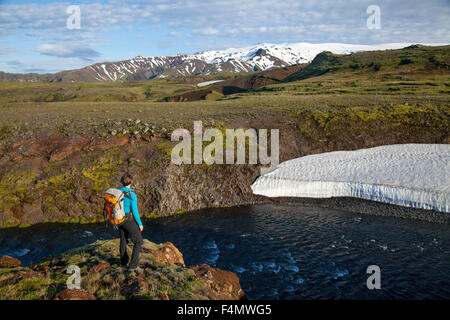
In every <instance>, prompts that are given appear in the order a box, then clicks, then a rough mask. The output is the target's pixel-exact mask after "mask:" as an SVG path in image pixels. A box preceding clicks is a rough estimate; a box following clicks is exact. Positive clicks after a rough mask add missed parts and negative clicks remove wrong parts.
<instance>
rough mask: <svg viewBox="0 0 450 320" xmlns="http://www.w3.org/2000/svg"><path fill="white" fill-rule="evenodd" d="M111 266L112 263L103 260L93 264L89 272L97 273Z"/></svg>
mask: <svg viewBox="0 0 450 320" xmlns="http://www.w3.org/2000/svg"><path fill="white" fill-rule="evenodd" d="M109 267H110V264H109V263H108V262H102V263H99V264H96V265H95V266H92V268H91V269H89V273H95V272H99V271H101V270H104V269H108V268H109Z"/></svg>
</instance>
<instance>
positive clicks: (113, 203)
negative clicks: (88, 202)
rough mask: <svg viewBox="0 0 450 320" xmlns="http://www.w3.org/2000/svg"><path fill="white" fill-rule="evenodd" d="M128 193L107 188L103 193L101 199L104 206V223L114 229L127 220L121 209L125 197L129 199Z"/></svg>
mask: <svg viewBox="0 0 450 320" xmlns="http://www.w3.org/2000/svg"><path fill="white" fill-rule="evenodd" d="M129 194H130V191H122V190H120V189H117V188H109V189H108V190H106V191H105V195H104V196H103V198H104V199H105V204H104V206H103V216H104V217H105V221H106V222H107V223H108V222H109V224H111V225H112V226H113V227H114V228H115V229H117V227H118V226H119V225H121V224H122V223H123V222H125V220H126V219H127V215H126V214H125V211H124V208H123V201H124V199H125V197H127V198H129V199H131V197H130V195H129Z"/></svg>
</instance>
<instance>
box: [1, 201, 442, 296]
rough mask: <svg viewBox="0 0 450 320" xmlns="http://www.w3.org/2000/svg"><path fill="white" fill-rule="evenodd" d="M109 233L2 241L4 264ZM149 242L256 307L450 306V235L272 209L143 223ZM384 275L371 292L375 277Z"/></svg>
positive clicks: (335, 213) (61, 232)
mask: <svg viewBox="0 0 450 320" xmlns="http://www.w3.org/2000/svg"><path fill="white" fill-rule="evenodd" d="M114 236H115V232H113V231H112V230H110V229H106V228H105V224H94V225H74V224H41V225H35V226H32V227H29V228H24V229H18V228H12V229H5V230H1V231H0V255H5V254H7V255H11V256H13V257H17V258H18V259H20V260H22V261H23V264H26V265H29V264H34V263H38V262H39V261H40V260H41V259H43V258H45V257H48V256H52V255H56V254H58V253H61V252H64V251H66V250H68V249H71V248H75V247H78V246H81V245H84V244H88V243H91V242H94V241H96V240H98V239H111V238H112V237H114ZM144 237H145V238H147V239H149V240H151V241H153V242H157V243H160V242H165V241H171V242H173V243H174V244H175V246H176V247H178V248H179V249H180V251H181V252H182V253H183V256H184V260H185V263H186V265H188V266H189V265H194V264H200V263H207V264H210V265H212V266H214V267H216V268H219V269H224V270H231V271H234V272H236V273H237V274H238V276H239V278H240V282H241V286H242V287H243V289H244V291H245V292H246V293H247V296H248V298H249V299H449V298H450V228H449V226H448V225H444V224H436V223H429V222H423V221H416V220H407V219H399V218H393V217H380V216H370V215H359V214H355V213H348V212H342V211H339V210H332V209H323V208H314V207H302V206H292V205H289V206H284V205H275V204H264V205H256V206H244V207H233V208H217V209H204V210H199V211H196V212H190V213H185V214H183V215H178V216H172V217H167V218H161V219H150V220H144ZM370 265H377V266H379V268H380V270H381V288H380V289H378V290H377V289H373V290H369V289H368V288H367V285H366V281H367V278H368V277H369V276H370V274H367V273H366V271H367V267H368V266H370Z"/></svg>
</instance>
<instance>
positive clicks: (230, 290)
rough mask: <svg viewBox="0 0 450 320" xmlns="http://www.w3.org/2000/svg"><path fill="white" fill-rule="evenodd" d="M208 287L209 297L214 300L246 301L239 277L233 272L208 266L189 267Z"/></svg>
mask: <svg viewBox="0 0 450 320" xmlns="http://www.w3.org/2000/svg"><path fill="white" fill-rule="evenodd" d="M189 268H190V269H192V270H194V272H195V275H196V276H197V277H198V278H200V279H202V280H203V281H204V282H205V283H206V284H207V286H208V297H209V298H210V299H214V300H216V299H217V300H236V299H239V300H242V299H246V297H245V293H244V290H242V288H241V285H240V283H239V278H238V276H237V275H236V274H235V273H234V272H231V271H225V270H220V269H216V268H213V267H211V266H209V265H207V264H200V265H196V266H192V267H189Z"/></svg>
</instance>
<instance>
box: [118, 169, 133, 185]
mask: <svg viewBox="0 0 450 320" xmlns="http://www.w3.org/2000/svg"><path fill="white" fill-rule="evenodd" d="M120 181H121V182H122V184H123V185H124V186H125V187H126V186H129V185H131V184H132V183H133V177H132V176H131V174H129V173H128V172H126V173H125V174H124V175H123V176H122V178H121V179H120Z"/></svg>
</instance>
